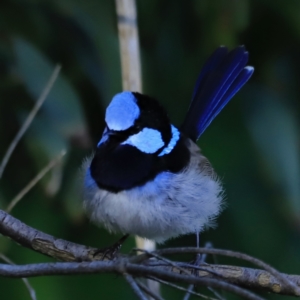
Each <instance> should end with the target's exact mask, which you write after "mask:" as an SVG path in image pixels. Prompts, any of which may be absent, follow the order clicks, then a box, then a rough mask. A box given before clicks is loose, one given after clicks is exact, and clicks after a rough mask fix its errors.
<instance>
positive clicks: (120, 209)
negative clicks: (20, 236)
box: [84, 142, 222, 242]
mask: <svg viewBox="0 0 300 300" xmlns="http://www.w3.org/2000/svg"><path fill="white" fill-rule="evenodd" d="M189 148H190V151H191V161H190V164H189V165H188V166H187V167H186V168H185V169H184V170H183V171H182V172H180V173H178V174H174V173H170V172H163V173H160V174H159V175H158V176H156V177H155V179H154V180H152V181H150V182H148V183H146V184H145V185H143V186H141V187H136V188H132V189H130V190H126V191H121V192H119V193H111V192H108V191H106V190H102V189H99V188H98V186H97V185H96V183H95V182H94V180H93V179H92V178H91V176H90V172H89V169H88V168H87V167H88V166H89V162H87V163H86V164H85V169H86V177H85V189H84V205H85V208H86V210H87V212H88V214H89V215H90V217H91V219H92V220H93V221H94V222H95V223H96V224H98V225H103V226H105V227H106V228H107V229H108V230H110V231H113V232H116V231H120V232H122V233H129V234H135V235H139V236H141V237H145V238H148V239H153V240H156V241H157V242H163V241H165V240H167V239H169V238H173V237H176V236H179V235H183V234H188V233H195V232H200V231H202V230H203V229H204V228H205V227H207V226H211V225H212V224H213V220H214V219H215V218H216V217H217V216H218V214H219V213H220V211H221V204H222V196H221V192H222V188H221V185H220V182H219V180H218V179H217V178H216V176H215V175H214V174H213V172H212V170H211V168H210V166H207V164H206V158H205V157H203V156H202V155H201V154H200V151H199V148H198V147H197V145H195V144H194V143H193V142H190V145H189Z"/></svg>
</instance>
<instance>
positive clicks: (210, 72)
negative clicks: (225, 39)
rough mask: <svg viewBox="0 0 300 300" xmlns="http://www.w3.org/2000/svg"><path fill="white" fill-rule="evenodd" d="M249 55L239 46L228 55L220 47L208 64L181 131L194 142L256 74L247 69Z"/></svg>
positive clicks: (203, 71) (196, 87)
mask: <svg viewBox="0 0 300 300" xmlns="http://www.w3.org/2000/svg"><path fill="white" fill-rule="evenodd" d="M247 62H248V52H247V51H246V50H245V47H244V46H239V47H237V48H235V49H233V50H232V51H230V52H228V49H227V48H226V47H223V46H221V47H219V48H218V49H217V50H215V52H214V53H213V54H212V55H211V57H210V58H209V59H208V60H207V62H206V63H205V65H204V67H203V69H202V71H201V73H200V75H199V77H198V79H197V82H196V86H195V89H194V93H193V97H192V101H191V104H190V107H189V110H188V113H187V115H186V118H185V120H184V122H183V124H182V127H181V130H182V131H183V132H184V133H185V134H187V136H188V137H190V138H191V139H192V140H193V141H196V140H197V139H198V138H199V137H200V135H201V134H202V133H203V132H204V131H205V129H206V128H207V127H208V126H209V124H210V123H211V122H212V120H213V119H214V118H215V117H216V116H217V115H218V114H219V112H220V111H221V110H222V109H223V108H224V106H225V105H226V104H227V103H228V102H229V100H230V99H231V98H232V97H233V96H234V95H235V94H236V93H237V92H238V91H239V90H240V88H241V87H242V86H243V85H244V84H245V83H246V82H247V81H248V79H249V78H250V77H251V75H252V74H253V71H254V68H253V67H250V66H246V64H247Z"/></svg>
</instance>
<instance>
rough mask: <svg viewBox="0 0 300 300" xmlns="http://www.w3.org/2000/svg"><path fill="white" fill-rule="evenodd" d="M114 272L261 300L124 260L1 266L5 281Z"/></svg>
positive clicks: (220, 285)
mask: <svg viewBox="0 0 300 300" xmlns="http://www.w3.org/2000/svg"><path fill="white" fill-rule="evenodd" d="M104 272H114V273H118V274H130V275H132V276H143V277H145V276H147V275H148V276H152V277H153V276H154V277H157V278H160V279H163V280H170V281H176V282H182V283H190V284H191V283H192V284H197V285H202V286H209V287H212V288H219V289H223V290H225V291H227V292H231V293H234V294H236V295H238V296H241V297H244V298H245V299H250V300H262V298H261V297H259V296H257V295H255V294H253V293H252V292H249V291H246V290H244V289H242V288H240V287H238V286H235V285H233V284H231V283H228V282H224V281H220V279H214V278H201V277H197V276H194V275H190V276H189V275H181V274H176V273H174V272H172V271H170V270H168V269H165V268H159V269H156V268H153V267H148V266H142V265H137V264H131V263H127V262H126V260H124V259H117V260H114V261H112V262H103V261H93V262H81V263H77V262H63V263H59V262H58V263H42V264H29V265H22V266H11V265H4V264H0V276H6V277H14V278H20V277H33V276H40V275H67V274H68V275H71V274H72V275H75V274H97V273H104Z"/></svg>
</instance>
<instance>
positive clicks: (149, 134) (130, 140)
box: [98, 91, 179, 155]
mask: <svg viewBox="0 0 300 300" xmlns="http://www.w3.org/2000/svg"><path fill="white" fill-rule="evenodd" d="M105 122H106V128H105V130H104V133H103V136H102V138H101V140H100V142H99V143H98V147H101V146H102V147H105V146H106V145H107V144H113V145H115V146H123V145H124V146H125V145H129V146H132V147H134V148H136V149H137V150H139V151H141V152H143V153H145V154H156V155H163V154H167V152H168V151H169V152H170V149H168V151H167V150H166V148H167V147H168V146H169V144H170V142H171V140H172V138H173V140H174V142H173V144H174V145H175V144H176V140H178V139H179V132H178V133H177V132H176V133H175V135H174V131H177V129H176V128H175V127H173V126H172V125H171V124H170V121H169V118H168V116H167V113H166V111H165V109H164V108H163V107H162V106H161V105H160V104H159V103H158V102H157V101H156V100H155V99H153V98H151V97H148V96H145V95H142V94H139V93H136V92H129V91H125V92H122V93H119V94H117V95H115V96H114V97H113V99H112V101H111V102H110V104H109V106H108V107H107V109H106V113H105ZM174 145H173V146H174ZM164 150H165V151H164Z"/></svg>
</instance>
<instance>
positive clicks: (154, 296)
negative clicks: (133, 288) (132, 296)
mask: <svg viewBox="0 0 300 300" xmlns="http://www.w3.org/2000/svg"><path fill="white" fill-rule="evenodd" d="M153 281H154V280H153ZM137 284H138V286H139V287H140V289H141V290H143V291H144V292H145V293H146V294H148V295H149V296H150V297H151V298H152V299H154V300H164V299H163V298H162V297H161V296H160V295H158V294H156V293H154V292H153V291H152V290H151V289H150V288H149V287H148V286H147V285H145V284H143V283H142V282H140V281H137Z"/></svg>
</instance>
